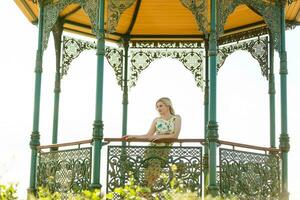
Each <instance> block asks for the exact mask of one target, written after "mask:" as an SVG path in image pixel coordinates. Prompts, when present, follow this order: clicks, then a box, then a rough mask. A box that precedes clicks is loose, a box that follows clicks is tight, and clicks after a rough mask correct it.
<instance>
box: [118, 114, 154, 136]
mask: <svg viewBox="0 0 300 200" xmlns="http://www.w3.org/2000/svg"><path fill="white" fill-rule="evenodd" d="M156 119H157V118H155V119H154V120H153V122H152V124H151V127H150V129H149V131H148V132H147V133H146V134H144V135H125V136H123V138H125V139H126V140H130V139H151V137H152V136H153V135H154V133H155V130H156V128H155V124H156Z"/></svg>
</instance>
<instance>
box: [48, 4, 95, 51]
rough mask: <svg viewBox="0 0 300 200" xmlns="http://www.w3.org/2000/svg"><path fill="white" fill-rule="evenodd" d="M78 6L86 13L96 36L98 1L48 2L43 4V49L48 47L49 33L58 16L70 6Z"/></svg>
mask: <svg viewBox="0 0 300 200" xmlns="http://www.w3.org/2000/svg"><path fill="white" fill-rule="evenodd" d="M75 3H77V4H79V5H80V6H81V7H82V8H83V10H84V11H85V12H86V13H87V15H88V17H89V19H90V21H91V24H92V31H93V32H94V33H96V34H97V13H98V10H97V8H98V0H49V1H46V2H45V3H44V22H43V23H44V26H43V49H44V50H45V49H46V48H47V45H48V40H49V36H50V32H51V31H52V28H53V26H54V24H55V23H56V21H57V19H58V17H59V14H60V12H61V11H63V10H64V9H65V8H66V7H67V6H69V5H71V4H75Z"/></svg>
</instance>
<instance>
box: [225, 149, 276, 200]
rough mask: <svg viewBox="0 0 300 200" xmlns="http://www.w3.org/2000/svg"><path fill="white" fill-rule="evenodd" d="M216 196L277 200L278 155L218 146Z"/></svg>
mask: <svg viewBox="0 0 300 200" xmlns="http://www.w3.org/2000/svg"><path fill="white" fill-rule="evenodd" d="M219 157H220V195H221V196H222V197H224V198H225V197H228V196H230V195H233V196H237V197H239V199H273V200H275V199H279V197H280V156H279V152H276V153H275V152H272V153H270V154H266V153H265V152H262V153H253V152H247V151H238V150H234V149H223V148H220V152H219Z"/></svg>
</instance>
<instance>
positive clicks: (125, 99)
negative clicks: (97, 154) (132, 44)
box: [122, 37, 129, 145]
mask: <svg viewBox="0 0 300 200" xmlns="http://www.w3.org/2000/svg"><path fill="white" fill-rule="evenodd" d="M123 44H124V51H125V53H124V57H125V62H124V65H123V66H124V73H123V79H122V80H123V86H124V87H123V102H122V103H123V117H122V136H124V135H127V117H128V84H127V83H128V50H129V38H128V37H125V38H124V40H123ZM123 145H125V143H123Z"/></svg>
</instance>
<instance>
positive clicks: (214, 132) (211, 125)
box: [207, 0, 219, 196]
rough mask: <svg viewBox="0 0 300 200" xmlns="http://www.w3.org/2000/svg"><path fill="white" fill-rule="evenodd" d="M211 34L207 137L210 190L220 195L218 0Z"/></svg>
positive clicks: (214, 4) (213, 4) (212, 11)
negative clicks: (217, 104) (218, 155)
mask: <svg viewBox="0 0 300 200" xmlns="http://www.w3.org/2000/svg"><path fill="white" fill-rule="evenodd" d="M210 5H211V6H210V16H211V17H210V36H209V52H208V55H209V121H208V132H207V139H208V142H209V155H208V156H209V157H208V160H209V162H208V163H209V186H208V192H209V193H210V194H211V195H212V196H217V195H218V190H219V188H218V186H217V164H216V160H217V158H216V151H217V141H218V137H219V136H218V124H217V109H216V107H217V106H216V103H217V102H216V101H217V32H216V26H217V23H216V17H217V9H216V8H217V1H216V0H210Z"/></svg>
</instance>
